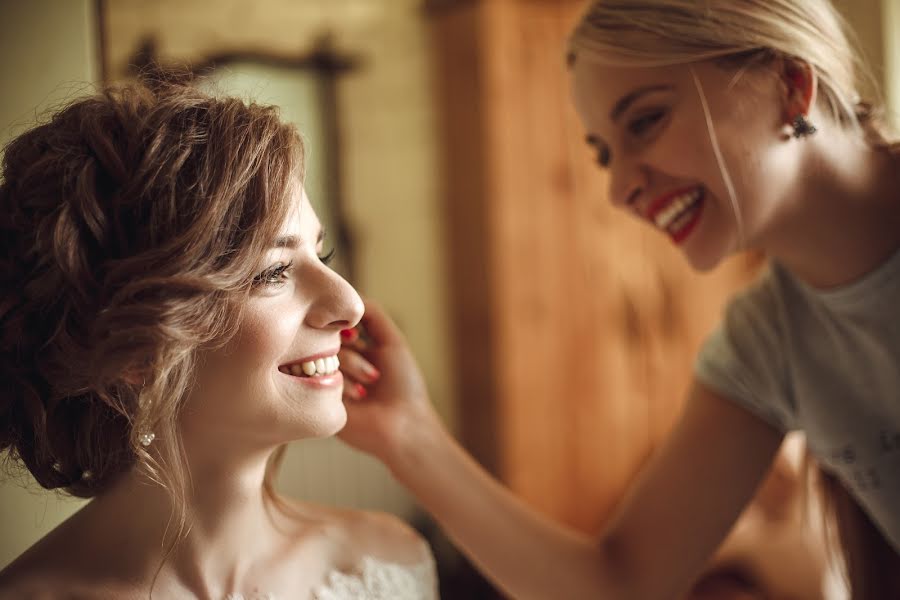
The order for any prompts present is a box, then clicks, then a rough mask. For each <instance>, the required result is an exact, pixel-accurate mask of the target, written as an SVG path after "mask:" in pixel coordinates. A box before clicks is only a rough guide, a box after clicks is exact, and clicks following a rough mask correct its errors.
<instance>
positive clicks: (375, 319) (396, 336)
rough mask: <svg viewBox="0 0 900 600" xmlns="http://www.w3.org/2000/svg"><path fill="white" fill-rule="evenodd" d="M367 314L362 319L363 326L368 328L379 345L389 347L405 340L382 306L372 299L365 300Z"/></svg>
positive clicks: (367, 330) (373, 339) (370, 334)
mask: <svg viewBox="0 0 900 600" xmlns="http://www.w3.org/2000/svg"><path fill="white" fill-rule="evenodd" d="M363 302H364V303H365V306H366V312H365V314H364V315H363V318H362V324H363V326H364V327H365V328H366V332H368V334H369V336H371V338H372V341H373V342H375V344H377V345H388V344H394V343H397V342H400V341H402V340H403V334H402V333H400V330H399V329H398V328H397V326H396V325H395V324H394V322H393V321H392V320H391V318H390V317H389V316H388V315H387V313H386V312H385V310H384V308H382V307H381V305H380V304H378V303H377V302H375V301H374V300H371V299H368V298H367V299H364V300H363Z"/></svg>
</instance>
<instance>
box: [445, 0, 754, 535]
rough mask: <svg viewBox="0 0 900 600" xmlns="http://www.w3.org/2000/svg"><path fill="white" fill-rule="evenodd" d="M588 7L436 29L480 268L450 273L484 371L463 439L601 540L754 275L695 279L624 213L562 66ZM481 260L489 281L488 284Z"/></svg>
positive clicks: (459, 210)
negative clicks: (698, 356)
mask: <svg viewBox="0 0 900 600" xmlns="http://www.w3.org/2000/svg"><path fill="white" fill-rule="evenodd" d="M580 9H581V2H576V1H570V0H558V1H553V2H550V1H547V0H483V1H481V2H468V3H463V4H462V5H461V6H460V5H457V7H456V8H454V9H447V10H444V11H436V12H435V14H434V21H435V27H436V28H437V29H440V30H441V31H442V32H443V35H442V36H439V40H438V43H437V44H436V55H437V56H438V57H439V58H438V60H439V62H440V61H441V60H443V64H444V68H439V69H438V70H437V76H438V84H439V86H440V89H441V90H442V91H443V93H442V94H439V97H441V98H442V99H443V107H442V111H441V112H442V114H443V115H444V121H443V123H444V125H443V130H444V132H445V135H448V136H449V137H447V138H446V143H445V150H446V156H445V165H450V166H451V167H452V168H448V169H446V170H447V171H448V172H450V173H452V177H451V179H452V180H453V181H452V182H451V183H448V184H447V190H448V194H447V200H448V202H447V207H448V215H449V216H450V219H449V224H450V228H451V235H449V236H448V239H449V240H450V241H451V245H452V246H451V248H450V254H451V255H454V254H455V255H456V256H457V257H461V256H463V255H468V256H469V258H468V259H461V260H460V261H459V262H458V263H457V264H456V265H451V267H452V270H453V271H454V273H455V275H454V285H453V286H452V287H453V289H454V290H456V292H455V293H456V294H457V301H458V302H457V303H460V302H461V303H462V304H463V305H464V306H465V310H464V311H463V312H465V313H466V314H467V315H468V320H457V325H458V327H457V328H456V331H457V338H456V343H457V349H458V356H460V357H469V360H470V359H471V357H472V356H478V357H479V361H480V364H481V365H482V367H484V368H485V370H482V369H476V373H474V374H472V375H475V376H476V377H477V378H476V377H473V376H472V375H470V374H468V373H467V372H466V371H464V370H463V371H461V372H460V377H461V382H460V385H459V389H460V391H461V393H462V395H463V398H462V404H461V406H462V408H461V415H460V418H461V422H462V426H463V432H464V437H465V439H466V442H467V443H474V447H475V448H476V449H477V454H478V456H479V458H481V459H482V460H484V461H485V462H487V463H488V464H489V465H490V466H491V467H492V468H493V469H494V470H495V471H496V472H497V473H498V474H499V475H500V476H501V477H502V478H503V479H504V480H505V481H506V482H507V483H508V484H509V485H510V486H511V487H512V488H513V489H514V490H515V491H516V492H517V493H518V494H520V495H522V496H523V497H524V498H526V499H527V500H528V501H529V502H530V503H531V504H532V505H534V506H535V507H537V508H538V509H540V510H541V511H544V512H546V513H547V514H550V515H552V516H554V517H555V518H558V519H560V520H562V521H565V522H567V523H570V524H573V525H575V526H578V527H580V528H582V529H585V530H595V529H597V528H598V527H599V526H600V524H601V523H602V521H603V519H605V518H606V517H607V516H608V515H609V512H610V511H611V510H612V508H613V507H614V505H615V503H616V502H617V501H618V499H619V498H620V496H621V494H622V492H623V490H624V488H625V486H626V485H627V483H628V482H629V481H630V480H631V479H632V478H633V477H634V475H635V473H636V472H637V470H638V469H639V467H640V465H641V464H642V463H643V462H644V461H645V459H646V458H647V456H648V455H649V454H650V452H652V449H653V448H654V447H655V446H656V445H657V444H658V443H659V441H660V440H661V438H662V437H663V436H664V435H665V434H666V433H667V432H668V430H669V428H670V427H671V425H672V423H673V420H674V419H675V418H676V417H677V414H678V411H679V409H680V407H681V401H682V398H683V395H684V392H685V390H686V388H687V385H688V382H689V379H690V373H691V365H692V363H693V357H694V355H695V353H696V351H697V349H698V348H699V346H700V344H701V342H702V340H703V339H704V337H705V336H706V335H707V334H708V332H709V331H711V329H712V327H713V326H714V324H715V322H716V321H717V319H718V317H719V315H720V313H721V310H722V308H723V306H724V303H725V301H726V299H727V298H728V297H729V295H730V294H731V293H732V292H733V290H735V289H736V288H737V287H738V286H739V285H740V284H742V283H744V282H745V281H747V279H748V278H749V277H750V274H751V272H752V271H753V270H754V268H755V261H752V260H750V259H748V258H737V259H734V260H732V261H730V262H729V263H728V264H727V265H725V266H723V267H721V268H720V269H719V270H718V271H717V272H716V273H715V274H711V275H703V276H701V275H698V274H695V273H693V272H691V271H690V269H689V267H688V266H687V264H686V262H685V260H684V258H683V257H682V256H681V255H680V253H679V252H678V251H677V250H676V249H675V248H673V247H672V245H671V244H670V242H669V241H668V240H667V239H666V238H664V237H663V236H662V235H660V234H659V233H657V232H655V231H652V230H650V229H649V228H648V227H647V226H646V225H645V224H642V223H638V222H636V220H634V219H633V218H630V217H628V216H627V215H625V214H623V213H622V212H621V211H618V210H616V209H614V208H613V207H612V206H611V205H610V204H609V202H608V201H607V199H606V194H605V187H606V181H605V175H604V174H603V173H602V172H601V171H600V170H599V169H598V168H597V167H596V166H595V165H593V164H592V161H593V156H592V153H591V152H590V151H589V150H588V148H587V146H586V145H585V143H584V141H583V139H584V132H583V130H582V128H581V125H580V124H579V122H578V120H577V118H576V115H575V113H574V110H573V109H572V107H571V102H570V98H569V95H570V90H569V86H570V82H569V80H568V74H567V72H566V69H565V66H564V60H563V55H564V40H565V36H566V34H567V32H568V30H569V28H570V27H571V25H572V24H573V22H574V20H575V18H576V17H577V14H578V12H579V11H580ZM463 13H464V14H465V15H466V21H465V23H463V22H462V20H461V19H460V15H461V14H463ZM451 21H452V22H453V23H455V29H454V28H453V27H448V24H449V23H450V22H451ZM441 56H443V57H444V58H443V59H441V58H440V57H441ZM461 56H466V57H468V58H466V59H463V60H460V57H461ZM446 57H453V59H454V60H456V61H457V62H456V63H455V67H454V69H448V68H446V65H447V59H446ZM473 74H474V76H473ZM470 83H474V84H475V86H476V87H474V88H469V89H468V91H463V90H462V89H461V86H467V85H469V84H470ZM475 115H477V117H476V116H475ZM462 139H465V140H466V143H460V140H462ZM473 156H477V157H478V159H477V160H475V161H473V160H472V158H473ZM467 162H468V163H469V164H468V167H466V164H467ZM476 163H477V164H476ZM469 169H470V170H471V171H469ZM469 173H471V174H472V178H471V179H469V178H468V174H469ZM460 180H465V181H468V183H467V184H465V185H464V184H462V183H460ZM464 188H465V189H466V195H465V197H464V198H463V197H461V196H460V194H459V191H460V190H462V189H464ZM468 227H471V228H473V229H472V230H470V231H469V233H466V228H468ZM459 243H464V244H466V245H467V247H466V248H464V249H463V248H460V247H459V245H458V244H459ZM476 255H477V256H484V257H485V260H486V266H485V267H484V268H483V269H482V270H478V269H475V270H474V271H472V270H471V269H472V265H473V264H474V261H475V260H476V259H475V258H473V257H474V256H476ZM472 273H475V275H477V276H478V277H477V278H476V279H475V280H473V281H472V285H467V283H466V278H467V277H468V276H469V275H470V274H472ZM472 315H478V319H473V318H472ZM475 323H479V324H480V325H482V327H480V328H478V329H477V331H476V330H472V329H469V328H470V327H475V326H476V325H475ZM464 360H465V358H464ZM473 398H475V399H477V400H476V401H475V402H473V401H472V399H473ZM485 415H488V417H489V418H485Z"/></svg>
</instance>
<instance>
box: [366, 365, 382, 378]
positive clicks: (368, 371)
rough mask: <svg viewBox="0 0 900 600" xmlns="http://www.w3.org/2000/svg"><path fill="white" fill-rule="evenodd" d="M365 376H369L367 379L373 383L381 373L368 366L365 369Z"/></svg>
mask: <svg viewBox="0 0 900 600" xmlns="http://www.w3.org/2000/svg"><path fill="white" fill-rule="evenodd" d="M366 375H368V376H369V379H371V380H372V381H375V380H377V379H378V378H379V377H381V372H379V371H378V369H376V368H375V367H373V366H372V365H369V366H367V367H366Z"/></svg>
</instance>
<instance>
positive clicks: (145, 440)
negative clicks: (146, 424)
mask: <svg viewBox="0 0 900 600" xmlns="http://www.w3.org/2000/svg"><path fill="white" fill-rule="evenodd" d="M145 385H147V379H146V378H144V380H143V381H142V382H141V391H140V392H138V405H139V406H140V407H141V408H145V407H146V405H147V404H148V402H145V401H144V399H143V397H142V396H143V393H144V386H145ZM155 439H156V434H155V433H153V432H152V431H144V432H143V433H141V434H140V435H139V436H138V441H139V442H140V443H141V446H143V447H144V448H146V447H148V446H149V445H150V444H152V443H153V440H155Z"/></svg>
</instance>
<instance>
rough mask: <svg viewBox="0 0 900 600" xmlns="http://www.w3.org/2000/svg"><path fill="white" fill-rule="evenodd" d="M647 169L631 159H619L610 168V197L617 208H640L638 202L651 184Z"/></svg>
mask: <svg viewBox="0 0 900 600" xmlns="http://www.w3.org/2000/svg"><path fill="white" fill-rule="evenodd" d="M648 179H649V177H648V173H647V170H646V169H645V168H644V167H642V166H641V165H640V164H637V163H635V162H633V161H629V160H620V161H617V164H613V165H612V166H611V169H610V177H609V199H610V201H611V202H612V203H613V206H615V207H616V208H623V209H633V210H638V207H637V204H638V201H639V200H640V198H641V195H642V193H643V192H644V190H646V189H647V186H648V185H649V181H648Z"/></svg>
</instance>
